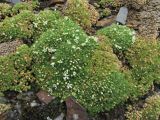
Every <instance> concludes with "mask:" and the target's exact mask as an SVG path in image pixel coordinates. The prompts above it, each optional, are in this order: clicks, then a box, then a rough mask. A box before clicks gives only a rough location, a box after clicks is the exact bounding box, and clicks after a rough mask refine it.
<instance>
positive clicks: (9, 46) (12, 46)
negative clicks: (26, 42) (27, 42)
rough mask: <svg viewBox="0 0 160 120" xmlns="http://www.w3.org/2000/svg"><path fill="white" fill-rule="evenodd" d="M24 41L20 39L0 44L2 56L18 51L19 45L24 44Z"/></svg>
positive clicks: (0, 54)
mask: <svg viewBox="0 0 160 120" xmlns="http://www.w3.org/2000/svg"><path fill="white" fill-rule="evenodd" d="M22 44H23V42H22V41H20V40H15V41H12V42H5V43H1V44H0V56H4V55H8V54H10V53H13V52H15V51H16V49H17V47H19V46H20V45H22Z"/></svg>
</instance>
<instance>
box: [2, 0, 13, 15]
mask: <svg viewBox="0 0 160 120" xmlns="http://www.w3.org/2000/svg"><path fill="white" fill-rule="evenodd" d="M11 9H12V6H11V5H9V4H6V3H0V16H3V17H5V16H8V15H9V14H10V13H11Z"/></svg>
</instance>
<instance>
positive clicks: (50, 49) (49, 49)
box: [48, 48, 56, 53]
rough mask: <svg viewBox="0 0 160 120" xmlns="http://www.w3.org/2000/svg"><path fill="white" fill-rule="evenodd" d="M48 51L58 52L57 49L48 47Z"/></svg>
mask: <svg viewBox="0 0 160 120" xmlns="http://www.w3.org/2000/svg"><path fill="white" fill-rule="evenodd" d="M48 52H50V53H52V52H56V49H53V48H48Z"/></svg>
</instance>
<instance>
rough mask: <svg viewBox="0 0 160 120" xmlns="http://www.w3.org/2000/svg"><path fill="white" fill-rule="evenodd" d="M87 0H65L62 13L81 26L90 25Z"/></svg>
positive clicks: (86, 26)
mask: <svg viewBox="0 0 160 120" xmlns="http://www.w3.org/2000/svg"><path fill="white" fill-rule="evenodd" d="M88 8H89V6H88V1H87V0H67V4H66V8H65V10H64V14H65V15H66V16H69V17H70V18H71V19H72V20H73V21H76V22H77V23H78V24H80V25H81V26H82V27H83V28H88V27H91V21H90V11H89V9H88Z"/></svg>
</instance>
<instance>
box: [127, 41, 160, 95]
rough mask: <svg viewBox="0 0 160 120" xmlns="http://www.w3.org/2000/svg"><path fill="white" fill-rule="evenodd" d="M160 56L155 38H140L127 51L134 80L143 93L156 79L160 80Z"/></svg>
mask: <svg viewBox="0 0 160 120" xmlns="http://www.w3.org/2000/svg"><path fill="white" fill-rule="evenodd" d="M159 56H160V53H159V50H158V44H157V42H156V41H154V40H153V41H152V40H148V41H147V40H143V39H139V40H137V41H136V42H135V43H134V44H133V45H132V46H131V48H130V49H129V50H128V51H127V52H126V58H127V59H128V62H129V63H130V65H131V67H132V68H131V72H132V77H133V80H134V82H135V84H136V85H137V86H138V88H139V90H140V91H141V92H142V93H144V92H146V91H148V89H149V88H150V87H151V85H152V84H153V82H154V81H155V82H159V81H160V57H159Z"/></svg>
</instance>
